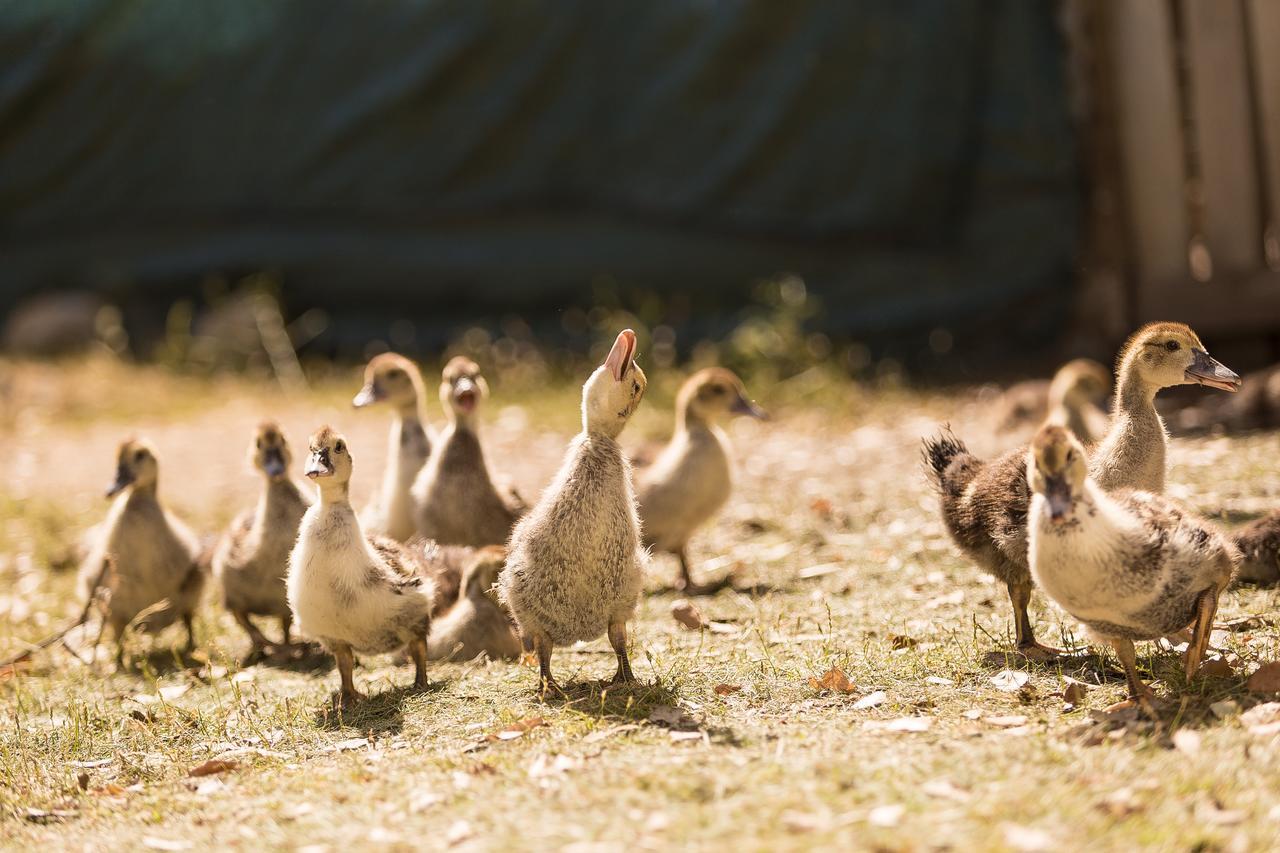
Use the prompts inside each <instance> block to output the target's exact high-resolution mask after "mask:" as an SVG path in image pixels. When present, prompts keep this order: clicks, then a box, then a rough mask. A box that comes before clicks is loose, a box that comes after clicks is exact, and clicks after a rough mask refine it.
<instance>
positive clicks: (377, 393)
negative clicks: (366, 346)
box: [351, 352, 422, 412]
mask: <svg viewBox="0 0 1280 853" xmlns="http://www.w3.org/2000/svg"><path fill="white" fill-rule="evenodd" d="M421 393H422V374H421V373H419V372H418V367H417V365H415V364H414V363H413V362H412V361H410V360H409V359H407V358H405V357H404V356H402V355H397V354H396V353H394V352H384V353H382V354H381V355H378V356H374V357H373V358H372V359H371V360H370V361H369V364H368V365H367V366H366V367H365V369H364V387H363V388H361V389H360V393H358V394H356V396H355V397H354V398H352V400H351V405H353V406H355V407H356V408H357V409H360V408H364V407H365V406H372V405H373V404H374V403H382V402H386V403H390V404H391V405H392V406H394V407H395V408H397V409H400V410H406V409H407V410H410V411H414V412H416V410H417V407H418V398H419V397H420V396H421Z"/></svg>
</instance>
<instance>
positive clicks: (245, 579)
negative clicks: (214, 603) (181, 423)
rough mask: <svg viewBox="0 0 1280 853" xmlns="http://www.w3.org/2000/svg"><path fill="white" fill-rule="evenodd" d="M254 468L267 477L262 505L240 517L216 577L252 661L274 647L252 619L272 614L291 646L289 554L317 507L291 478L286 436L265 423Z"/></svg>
mask: <svg viewBox="0 0 1280 853" xmlns="http://www.w3.org/2000/svg"><path fill="white" fill-rule="evenodd" d="M249 459H250V462H251V463H252V464H253V467H254V468H255V469H257V470H258V471H259V472H261V473H262V477H263V485H262V493H261V495H260V496H259V497H258V504H257V506H256V507H254V508H253V509H251V510H246V511H245V512H242V513H241V514H240V515H239V516H237V517H236V520H235V521H233V522H232V523H231V527H230V529H229V530H227V532H226V533H225V534H224V535H223V537H222V539H221V541H219V543H218V547H217V550H215V551H214V554H213V576H214V578H215V579H216V581H217V582H218V584H219V586H220V587H221V588H222V602H223V605H224V606H225V607H226V608H227V610H228V611H229V612H230V613H231V615H232V616H234V617H235V620H236V622H237V623H239V625H240V627H241V628H243V629H244V630H245V633H247V634H248V635H249V641H250V643H251V648H250V651H249V660H254V659H256V658H258V657H260V656H262V655H263V654H264V653H265V652H266V650H267V647H268V646H270V645H271V643H270V642H269V641H268V640H267V638H266V636H265V635H264V634H263V633H262V631H260V630H259V629H258V627H257V626H256V625H254V624H253V622H252V621H251V620H250V619H249V617H250V616H271V617H275V618H277V619H279V620H280V631H281V634H282V636H283V639H282V645H283V646H288V645H289V627H290V625H291V624H292V622H293V611H291V610H290V609H289V601H288V598H287V597H286V595H285V582H284V579H285V575H286V574H288V571H289V553H290V552H291V551H292V550H293V546H294V543H295V542H297V540H298V525H299V524H300V523H301V521H302V515H303V513H305V512H306V511H307V508H308V507H310V506H311V500H310V498H308V497H306V496H304V495H303V493H302V491H301V490H300V489H299V488H298V485H297V483H295V482H294V481H293V479H292V478H291V477H290V476H289V465H290V462H291V461H292V455H291V454H290V453H289V444H288V442H287V441H285V437H284V433H283V432H281V431H280V427H279V426H277V425H276V424H274V423H272V422H270V421H265V422H263V423H262V424H260V425H259V426H258V429H257V431H256V432H255V434H254V437H253V444H252V445H250V447H249Z"/></svg>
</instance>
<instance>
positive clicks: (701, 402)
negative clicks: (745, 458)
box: [636, 367, 768, 595]
mask: <svg viewBox="0 0 1280 853" xmlns="http://www.w3.org/2000/svg"><path fill="white" fill-rule="evenodd" d="M730 414H742V415H749V416H750V417H753V418H760V419H764V418H767V417H768V415H766V414H765V412H764V410H763V409H761V408H760V407H759V406H757V405H756V404H755V403H753V402H752V401H751V399H750V398H749V397H748V396H747V389H746V388H745V387H744V386H743V384H742V380H741V379H739V378H738V377H737V376H736V375H734V374H733V373H732V372H731V371H728V370H725V369H724V368H720V367H712V368H708V369H706V370H700V371H698V372H697V373H695V374H694V375H693V376H691V377H689V379H688V380H687V381H686V382H685V383H684V385H683V386H682V387H681V388H680V393H679V394H678V395H677V397H676V429H675V433H674V434H673V435H672V437H671V441H670V443H668V444H667V446H666V447H665V448H663V450H662V452H661V453H659V454H658V456H657V458H655V459H654V460H653V462H652V464H650V465H649V466H648V467H646V468H644V469H643V470H642V471H641V472H640V474H639V475H638V477H637V482H636V497H637V498H638V500H639V504H640V529H641V531H642V532H643V535H644V544H645V545H646V546H653V547H654V548H657V549H658V550H660V551H666V552H667V553H670V554H674V555H675V556H676V559H678V560H679V561H680V581H679V583H678V587H679V588H680V589H682V590H684V591H685V592H688V593H691V594H694V595H700V594H706V593H712V592H715V591H716V590H718V589H721V588H722V587H724V586H725V585H727V584H728V583H729V580H728V579H724V580H721V581H719V582H718V583H712V584H696V583H694V581H693V578H692V576H691V575H690V573H689V561H688V558H687V557H686V556H685V547H686V546H687V545H688V543H689V538H690V537H691V536H692V535H693V533H694V531H695V530H697V529H698V528H699V527H701V526H702V525H703V524H705V523H706V522H707V521H709V520H710V519H711V518H712V517H713V516H714V515H715V514H716V513H717V512H719V511H720V508H721V507H723V506H724V504H725V502H726V501H728V500H729V492H730V490H731V488H732V484H733V474H732V462H731V458H730V456H731V452H732V451H731V446H730V444H729V437H728V436H727V435H725V434H724V431H723V430H722V429H720V427H719V426H718V425H717V421H719V420H720V419H721V418H723V417H725V416H727V415H730Z"/></svg>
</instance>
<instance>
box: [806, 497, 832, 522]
mask: <svg viewBox="0 0 1280 853" xmlns="http://www.w3.org/2000/svg"><path fill="white" fill-rule="evenodd" d="M809 509H811V510H813V514H814V515H817V516H819V517H821V518H830V517H831V513H832V512H834V510H835V508H834V507H833V506H832V505H831V501H829V500H827V499H826V498H814V499H813V500H812V501H810V502H809Z"/></svg>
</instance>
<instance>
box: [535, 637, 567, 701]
mask: <svg viewBox="0 0 1280 853" xmlns="http://www.w3.org/2000/svg"><path fill="white" fill-rule="evenodd" d="M532 636H533V651H534V653H535V654H536V655H537V656H538V695H540V696H541V697H542V698H543V699H545V698H547V694H548V693H550V694H551V695H553V696H559V697H560V698H562V699H563V698H565V696H564V691H563V690H561V689H560V685H559V684H556V680H555V678H553V677H552V675H551V649H552V644H551V638H550V637H548V636H547V635H546V634H543V633H533V634H532Z"/></svg>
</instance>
